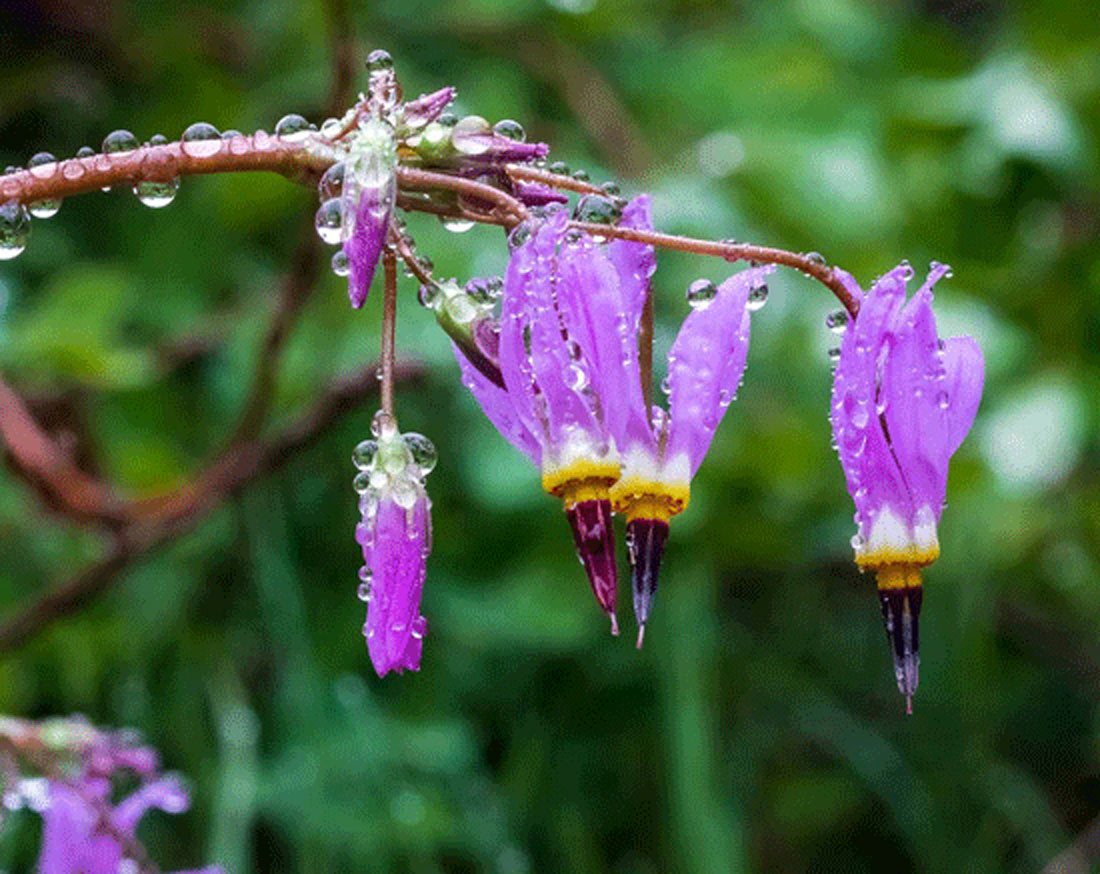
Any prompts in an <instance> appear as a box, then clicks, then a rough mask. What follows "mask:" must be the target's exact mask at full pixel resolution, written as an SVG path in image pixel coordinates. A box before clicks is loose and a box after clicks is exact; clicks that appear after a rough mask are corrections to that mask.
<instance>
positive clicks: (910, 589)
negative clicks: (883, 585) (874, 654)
mask: <svg viewBox="0 0 1100 874" xmlns="http://www.w3.org/2000/svg"><path fill="white" fill-rule="evenodd" d="M923 596H924V590H923V589H922V587H921V586H906V587H904V588H900V587H899V588H889V589H879V590H878V597H879V603H880V604H881V605H882V621H883V623H884V624H885V625H886V637H887V639H888V640H889V642H890V651H891V653H892V654H893V656H894V676H895V677H896V678H897V681H898V691H899V692H901V694H902V695H904V696H905V712H906V713H912V712H913V693H915V692H916V691H917V683H918V682H919V680H920V677H919V670H920V605H921V600H922V598H923Z"/></svg>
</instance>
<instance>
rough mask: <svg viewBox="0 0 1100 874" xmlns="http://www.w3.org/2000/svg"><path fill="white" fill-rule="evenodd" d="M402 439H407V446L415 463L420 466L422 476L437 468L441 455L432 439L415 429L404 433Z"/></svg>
mask: <svg viewBox="0 0 1100 874" xmlns="http://www.w3.org/2000/svg"><path fill="white" fill-rule="evenodd" d="M402 439H403V440H404V441H405V448H406V449H408V450H409V453H410V454H411V455H412V460H413V464H415V465H416V466H417V467H419V468H420V474H421V476H427V475H428V474H429V473H431V472H432V471H433V470H435V465H436V462H437V461H438V460H439V455H438V453H437V452H436V449H435V444H434V443H432V441H431V440H429V439H428V438H427V437H425V436H424V435H423V434H417V433H416V432H415V431H409V432H408V433H407V434H404V435H403V437H402Z"/></svg>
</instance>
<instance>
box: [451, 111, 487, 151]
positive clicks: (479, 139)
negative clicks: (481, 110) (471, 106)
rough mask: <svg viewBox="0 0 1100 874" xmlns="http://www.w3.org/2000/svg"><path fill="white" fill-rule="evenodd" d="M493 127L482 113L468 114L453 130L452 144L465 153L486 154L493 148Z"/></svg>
mask: <svg viewBox="0 0 1100 874" xmlns="http://www.w3.org/2000/svg"><path fill="white" fill-rule="evenodd" d="M491 133H492V128H491V127H490V126H489V122H488V121H486V120H485V119H484V118H482V117H481V116H480V115H467V116H466V117H465V118H463V119H461V120H459V122H458V123H457V124H456V125H455V126H454V128H453V129H452V131H451V145H453V146H454V147H455V149H456V150H457V151H459V152H461V153H462V154H464V155H484V154H485V153H486V152H488V151H489V149H491V148H492V137H491V136H489V134H491Z"/></svg>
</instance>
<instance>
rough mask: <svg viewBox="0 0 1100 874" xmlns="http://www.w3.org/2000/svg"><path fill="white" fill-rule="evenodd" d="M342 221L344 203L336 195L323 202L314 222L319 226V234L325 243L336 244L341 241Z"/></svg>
mask: <svg viewBox="0 0 1100 874" xmlns="http://www.w3.org/2000/svg"><path fill="white" fill-rule="evenodd" d="M342 221H343V208H342V204H341V203H340V199H339V198H337V197H334V198H332V199H331V200H326V201H325V202H324V203H322V204H321V206H320V208H319V209H318V210H317V215H316V217H315V218H314V220H313V224H314V226H315V227H316V228H317V236H318V237H320V238H321V241H322V242H323V243H326V244H328V245H329V246H336V245H338V244H339V243H340V236H341V234H342V232H343V225H342V224H341V222H342Z"/></svg>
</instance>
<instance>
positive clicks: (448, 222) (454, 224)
mask: <svg viewBox="0 0 1100 874" xmlns="http://www.w3.org/2000/svg"><path fill="white" fill-rule="evenodd" d="M439 223H440V224H441V225H443V227H445V228H446V229H447V230H448V231H450V232H451V233H452V234H464V233H466V231H468V230H470V228H472V227H473V226H474V222H472V221H469V220H468V219H464V218H456V217H454V216H449V215H443V216H440V217H439Z"/></svg>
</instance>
